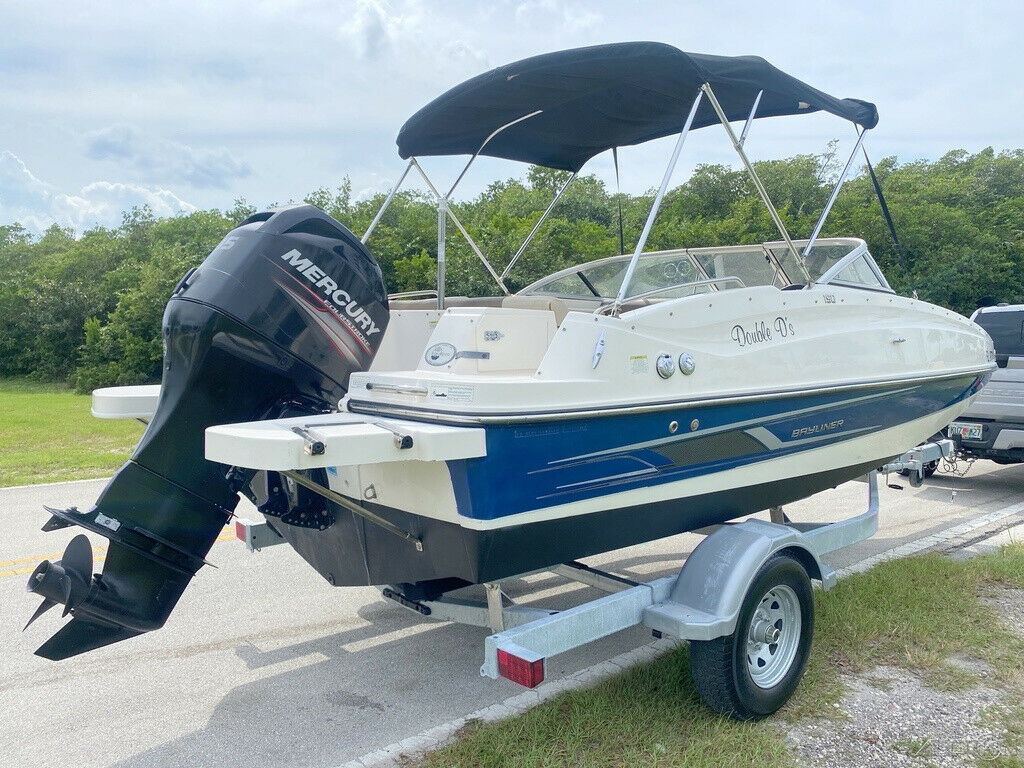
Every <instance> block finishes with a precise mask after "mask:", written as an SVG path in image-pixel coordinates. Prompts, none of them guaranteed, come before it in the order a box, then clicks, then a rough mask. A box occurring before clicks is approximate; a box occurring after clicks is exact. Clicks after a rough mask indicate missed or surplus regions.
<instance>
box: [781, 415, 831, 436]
mask: <svg viewBox="0 0 1024 768" xmlns="http://www.w3.org/2000/svg"><path fill="white" fill-rule="evenodd" d="M842 427H843V419H836V420H835V421H826V422H825V423H824V424H814V425H812V426H810V427H800V428H798V429H794V430H793V434H792V435H791V437H792V438H797V437H809V436H810V435H817V434H818V433H820V432H831V431H832V430H835V429H842Z"/></svg>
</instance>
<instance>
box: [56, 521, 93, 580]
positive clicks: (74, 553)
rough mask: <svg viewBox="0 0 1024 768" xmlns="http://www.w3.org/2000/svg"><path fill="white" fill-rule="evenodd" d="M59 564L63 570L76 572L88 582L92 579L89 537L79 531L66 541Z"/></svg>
mask: <svg viewBox="0 0 1024 768" xmlns="http://www.w3.org/2000/svg"><path fill="white" fill-rule="evenodd" d="M60 564H61V565H63V566H64V570H65V571H72V572H74V573H76V574H78V575H79V576H80V577H82V579H83V580H84V581H85V582H86V583H88V582H89V581H90V580H91V579H92V544H90V543H89V537H88V536H86V535H85V534H84V533H80V534H78V535H77V536H75V538H73V539H72V540H71V541H70V542H68V546H67V547H66V548H65V550H64V554H63V555H62V556H61V558H60Z"/></svg>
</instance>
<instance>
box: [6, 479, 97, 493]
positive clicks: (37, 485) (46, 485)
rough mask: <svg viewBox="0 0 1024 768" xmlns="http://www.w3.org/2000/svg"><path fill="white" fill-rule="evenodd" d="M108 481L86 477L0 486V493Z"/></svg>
mask: <svg viewBox="0 0 1024 768" xmlns="http://www.w3.org/2000/svg"><path fill="white" fill-rule="evenodd" d="M101 480H102V481H107V480H110V478H109V477H87V478H85V479H84V480H57V481H55V482H52V483H29V484H28V485H4V486H0V492H3V491H23V490H25V489H26V488H51V487H53V486H55V485H76V484H78V483H98V482H100V481H101Z"/></svg>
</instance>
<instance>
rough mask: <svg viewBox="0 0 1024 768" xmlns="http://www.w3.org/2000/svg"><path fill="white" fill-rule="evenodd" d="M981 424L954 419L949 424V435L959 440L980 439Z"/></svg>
mask: <svg viewBox="0 0 1024 768" xmlns="http://www.w3.org/2000/svg"><path fill="white" fill-rule="evenodd" d="M981 427H982V425H981V424H974V423H971V422H967V421H954V422H953V423H952V424H950V425H949V436H950V437H959V438H960V439H961V440H981Z"/></svg>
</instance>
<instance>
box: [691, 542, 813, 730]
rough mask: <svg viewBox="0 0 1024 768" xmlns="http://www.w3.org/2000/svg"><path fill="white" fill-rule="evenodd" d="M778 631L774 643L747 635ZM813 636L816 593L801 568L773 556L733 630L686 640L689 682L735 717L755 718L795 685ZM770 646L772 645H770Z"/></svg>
mask: <svg viewBox="0 0 1024 768" xmlns="http://www.w3.org/2000/svg"><path fill="white" fill-rule="evenodd" d="M772 627H774V628H775V629H777V630H778V631H779V633H780V634H779V636H778V642H776V643H774V644H771V643H762V642H757V643H755V641H753V640H751V634H752V633H754V634H756V633H757V632H759V631H760V632H762V633H763V632H770V631H771V628H772ZM813 636H814V595H813V592H812V590H811V580H810V578H809V577H808V575H807V571H806V570H805V569H804V567H803V566H802V565H801V564H800V563H799V562H797V561H796V560H795V559H794V558H792V557H790V556H789V555H784V554H782V555H775V556H774V557H772V558H771V559H770V560H768V562H767V563H765V564H764V565H763V566H762V567H761V570H760V571H758V572H757V575H756V576H755V577H754V580H753V582H751V585H750V587H749V588H748V590H747V594H746V596H745V597H744V598H743V604H742V605H741V606H740V612H739V617H738V619H737V622H736V629H735V631H734V632H733V633H732V634H731V635H726V636H725V637H718V638H715V639H714V640H695V641H693V642H691V643H690V662H691V666H692V673H693V681H694V683H695V684H696V686H697V690H698V692H699V693H700V695H701V698H702V699H704V702H705V703H706V704H707V705H708V706H709V707H711V708H712V709H713V710H715V711H716V712H719V713H721V714H724V715H729V716H730V717H732V718H734V719H737V720H759V719H761V718H763V717H767V716H768V715H770V714H772V713H773V712H775V711H776V710H778V709H779V708H780V707H781V706H782V705H783V704H785V703H786V701H787V700H788V699H789V697H790V696H792V695H793V691H794V690H796V687H797V685H798V684H799V682H800V678H801V676H802V675H803V671H804V666H805V664H806V663H807V656H808V653H809V651H810V648H811V640H812V638H813ZM773 646H774V647H773Z"/></svg>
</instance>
